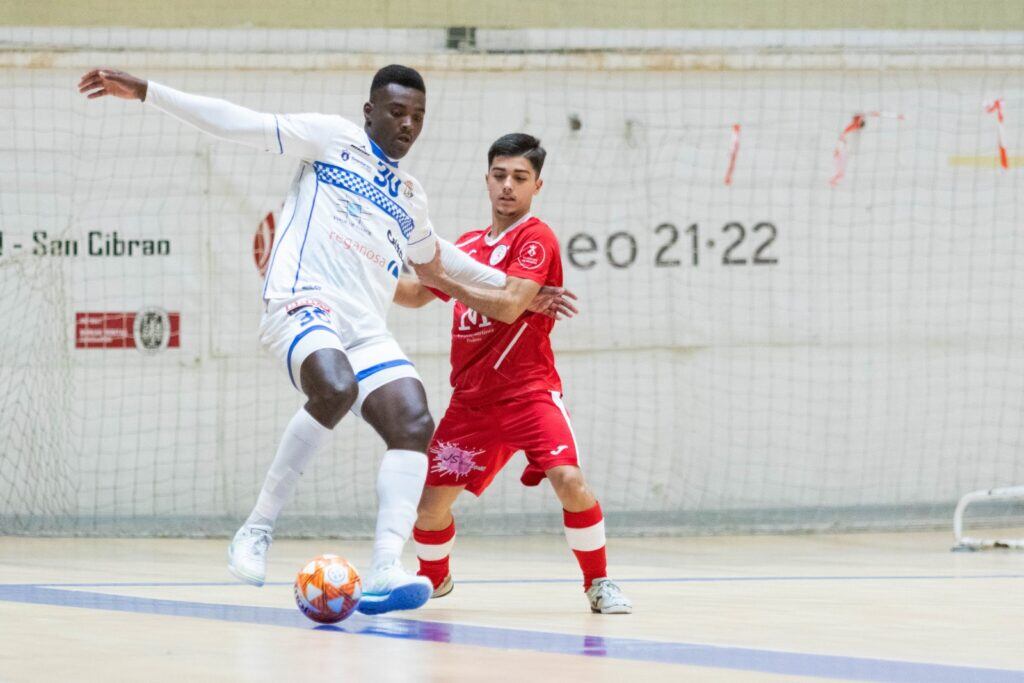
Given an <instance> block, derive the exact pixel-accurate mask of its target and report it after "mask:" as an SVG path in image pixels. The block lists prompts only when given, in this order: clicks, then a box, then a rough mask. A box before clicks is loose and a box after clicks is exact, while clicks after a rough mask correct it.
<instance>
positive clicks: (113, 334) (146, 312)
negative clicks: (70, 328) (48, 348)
mask: <svg viewBox="0 0 1024 683" xmlns="http://www.w3.org/2000/svg"><path fill="white" fill-rule="evenodd" d="M180 347H181V314H180V313H168V312H167V311H165V310H163V309H160V308H146V309H143V310H141V311H138V312H137V313H108V312H103V313H95V312H90V313H75V348H76V349H138V350H139V351H143V352H149V353H152V352H156V351H160V350H162V349H167V348H171V349H176V348H180Z"/></svg>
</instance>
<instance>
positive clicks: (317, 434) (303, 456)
mask: <svg viewBox="0 0 1024 683" xmlns="http://www.w3.org/2000/svg"><path fill="white" fill-rule="evenodd" d="M330 434H331V430H330V429H328V428H327V427H324V426H323V425H322V424H320V423H319V422H317V421H316V420H315V419H313V416H312V415H310V414H309V413H307V412H306V409H305V408H300V409H299V411H298V412H297V413H295V416H294V417H293V418H292V419H291V421H290V422H289V423H288V426H287V427H285V429H284V436H282V437H281V444H280V445H279V446H278V447H277V455H275V456H274V462H272V463H271V464H270V470H269V471H268V472H267V478H266V480H265V481H264V482H263V489H262V490H261V491H260V495H259V498H257V499H256V506H255V507H254V508H253V509H252V514H250V515H249V519H247V520H245V523H246V524H263V525H266V526H269V527H273V526H274V523H275V522H276V521H277V516H278V515H280V514H281V508H283V507H284V504H285V503H287V502H288V499H289V498H291V496H292V492H293V491H294V490H295V486H296V485H297V484H298V483H299V477H301V476H302V472H303V470H305V469H306V465H308V464H309V461H310V459H311V458H312V457H313V455H315V454H316V452H317V451H319V450H320V448H321V447H322V446H323V445H324V443H325V442H326V441H327V437H329V436H330Z"/></svg>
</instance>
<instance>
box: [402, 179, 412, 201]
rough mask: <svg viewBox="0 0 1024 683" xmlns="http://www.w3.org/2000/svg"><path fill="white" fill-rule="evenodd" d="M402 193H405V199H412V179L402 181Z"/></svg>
mask: <svg viewBox="0 0 1024 683" xmlns="http://www.w3.org/2000/svg"><path fill="white" fill-rule="evenodd" d="M402 194H404V195H405V198H406V199H412V181H411V180H406V181H405V182H404V183H402Z"/></svg>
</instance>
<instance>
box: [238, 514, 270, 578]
mask: <svg viewBox="0 0 1024 683" xmlns="http://www.w3.org/2000/svg"><path fill="white" fill-rule="evenodd" d="M273 541H274V538H273V537H272V536H271V535H270V527H269V526H263V525H260V524H246V525H244V526H243V527H242V528H241V529H239V530H238V531H237V532H236V533H235V537H234V538H233V539H231V545H229V546H228V571H230V572H231V573H232V574H234V575H235V576H236V577H237V578H239V579H241V580H242V581H245V582H246V583H248V584H251V585H253V586H257V587H259V586H262V585H263V582H264V580H266V578H267V550H269V549H270V544H271V543H273Z"/></svg>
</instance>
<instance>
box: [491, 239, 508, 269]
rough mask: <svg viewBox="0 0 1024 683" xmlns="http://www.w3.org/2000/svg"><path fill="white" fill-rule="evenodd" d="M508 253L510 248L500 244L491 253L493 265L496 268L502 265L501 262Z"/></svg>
mask: <svg viewBox="0 0 1024 683" xmlns="http://www.w3.org/2000/svg"><path fill="white" fill-rule="evenodd" d="M507 253H508V247H507V246H505V245H504V244H499V245H498V246H497V247H496V248H495V249H494V251H492V252H491V265H492V266H496V265H498V264H499V263H501V260H502V259H503V258H505V254H507Z"/></svg>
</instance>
